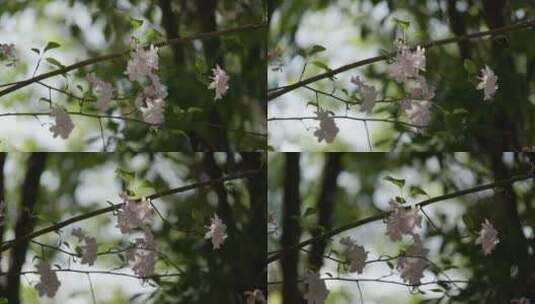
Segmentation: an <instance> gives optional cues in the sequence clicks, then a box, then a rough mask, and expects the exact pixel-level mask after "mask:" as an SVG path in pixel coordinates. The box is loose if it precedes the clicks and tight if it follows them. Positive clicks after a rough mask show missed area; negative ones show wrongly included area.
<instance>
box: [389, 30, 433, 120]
mask: <svg viewBox="0 0 535 304" xmlns="http://www.w3.org/2000/svg"><path fill="white" fill-rule="evenodd" d="M425 64H426V58H425V49H423V48H421V47H420V46H417V47H416V49H415V50H411V48H410V47H409V46H408V45H406V44H405V43H404V42H402V41H399V42H398V43H397V44H396V56H395V58H394V62H393V63H392V65H390V67H389V69H388V73H389V75H390V77H392V78H393V79H394V80H395V81H396V82H398V83H400V84H403V85H404V86H405V87H406V88H407V90H408V92H409V96H408V97H407V98H406V99H404V100H403V101H402V108H403V110H405V111H406V113H407V116H408V118H409V121H410V122H411V124H414V125H417V126H419V127H423V126H426V125H428V124H429V122H430V120H431V111H430V109H431V99H433V98H434V97H435V89H434V88H433V87H432V86H430V85H429V84H428V83H427V81H426V79H425V77H423V76H422V75H421V74H420V72H424V71H425Z"/></svg>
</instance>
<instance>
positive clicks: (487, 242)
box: [476, 219, 500, 255]
mask: <svg viewBox="0 0 535 304" xmlns="http://www.w3.org/2000/svg"><path fill="white" fill-rule="evenodd" d="M499 242H500V240H499V239H498V231H496V229H494V226H492V223H491V222H489V220H488V219H485V222H483V223H481V230H480V231H479V237H478V238H477V239H476V243H477V244H481V247H483V252H484V253H485V255H489V254H490V253H491V252H492V250H493V249H494V247H496V245H497V244H498V243H499Z"/></svg>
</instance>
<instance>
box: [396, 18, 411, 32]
mask: <svg viewBox="0 0 535 304" xmlns="http://www.w3.org/2000/svg"><path fill="white" fill-rule="evenodd" d="M394 23H396V24H397V25H398V26H399V27H400V28H401V29H402V30H403V31H404V32H406V31H407V30H408V29H409V26H410V25H411V23H410V22H409V21H406V20H401V19H399V18H396V17H394Z"/></svg>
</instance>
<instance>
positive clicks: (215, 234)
mask: <svg viewBox="0 0 535 304" xmlns="http://www.w3.org/2000/svg"><path fill="white" fill-rule="evenodd" d="M206 228H207V229H208V231H207V232H206V234H205V236H204V238H205V239H211V240H212V246H213V249H219V248H221V245H223V243H224V242H225V239H226V238H227V237H228V235H227V234H226V233H225V231H226V230H227V225H225V224H223V221H222V220H221V219H220V218H219V217H218V216H217V214H214V216H213V217H212V219H211V224H210V226H206Z"/></svg>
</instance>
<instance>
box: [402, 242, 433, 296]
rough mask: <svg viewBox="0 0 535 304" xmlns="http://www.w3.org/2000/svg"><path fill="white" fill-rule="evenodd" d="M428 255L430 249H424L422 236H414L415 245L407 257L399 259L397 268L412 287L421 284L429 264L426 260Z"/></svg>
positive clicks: (409, 249) (406, 253)
mask: <svg viewBox="0 0 535 304" xmlns="http://www.w3.org/2000/svg"><path fill="white" fill-rule="evenodd" d="M428 253H429V249H426V248H424V247H423V244H422V240H421V239H420V236H419V235H414V243H413V244H411V245H410V246H409V247H408V248H407V250H406V252H405V255H404V256H402V257H401V258H400V259H399V262H398V265H397V266H396V269H397V270H399V272H401V278H402V279H403V281H406V282H408V283H409V284H411V285H418V284H420V280H421V279H422V278H423V276H424V274H423V273H424V270H425V268H426V267H427V264H428V262H427V259H426V256H427V254H428Z"/></svg>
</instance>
